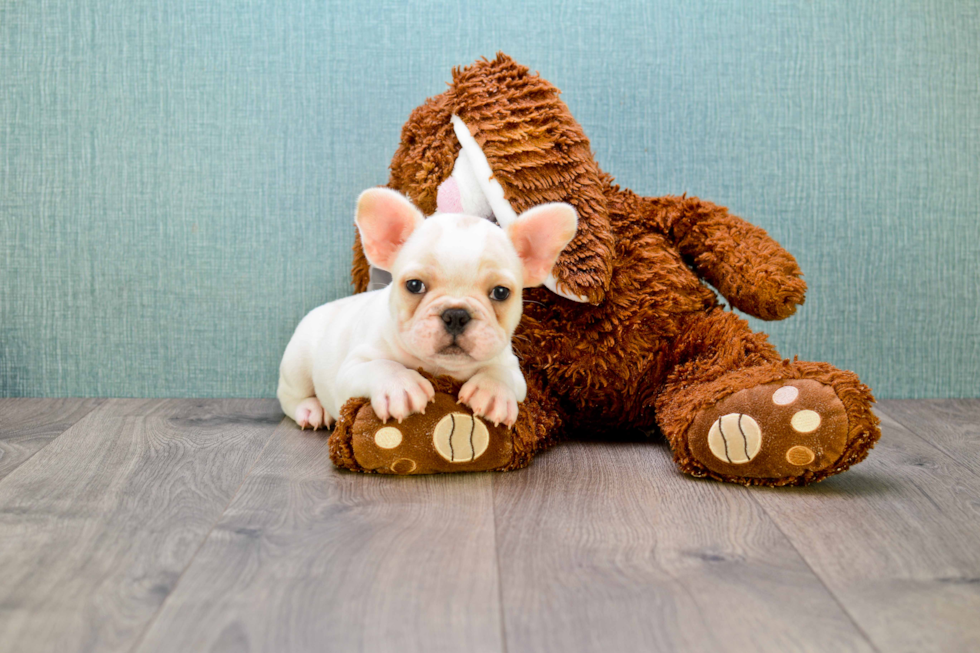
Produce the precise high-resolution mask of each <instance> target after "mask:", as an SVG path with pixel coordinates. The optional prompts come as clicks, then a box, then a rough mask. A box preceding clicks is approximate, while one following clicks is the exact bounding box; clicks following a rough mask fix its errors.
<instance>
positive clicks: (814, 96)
mask: <svg viewBox="0 0 980 653" xmlns="http://www.w3.org/2000/svg"><path fill="white" fill-rule="evenodd" d="M978 42H980V5H978V4H977V3H975V2H969V1H962V2H955V1H952V0H934V1H932V2H926V1H917V2H890V3H876V2H870V1H867V2H860V1H858V2H855V1H853V0H851V1H848V2H798V1H792V2H791V1H760V0H752V1H751V2H749V1H746V2H730V1H729V0H714V1H711V2H705V3H702V4H701V5H700V6H695V3H691V2H685V1H683V0H671V1H664V2H650V1H649V0H639V1H635V2H634V1H630V2H607V1H602V2H599V1H597V0H590V1H587V2H554V3H544V2H541V3H525V2H523V1H518V0H500V1H498V2H495V3H475V2H474V3H447V4H438V5H437V4H429V3H424V4H420V3H414V2H408V3H406V2H404V1H403V0H362V1H361V2H358V3H340V2H336V1H329V2H324V1H323V0H278V1H277V2H271V1H267V2H258V1H249V0H160V1H159V2H149V1H147V0H4V1H3V2H0V228H2V235H0V262H2V278H0V395H52V396H54V395H113V396H132V395H147V396H194V395H198V396H222V395H228V396H257V395H261V396H272V395H273V394H274V391H275V382H276V376H277V366H278V361H279V357H280V355H281V352H282V350H283V348H284V347H285V344H286V342H287V341H288V339H289V336H290V335H291V333H292V330H293V328H294V327H295V325H296V323H297V322H298V321H299V319H300V317H301V316H302V315H303V314H304V313H305V312H306V311H308V310H309V309H311V308H313V307H314V306H316V305H317V304H319V303H321V302H323V301H325V300H328V299H333V298H336V297H338V296H341V295H343V294H345V293H347V292H348V291H349V284H348V269H349V263H350V244H351V239H352V236H353V227H352V210H353V202H354V198H355V197H356V195H357V193H358V192H359V191H361V190H362V189H364V188H365V187H368V186H371V185H375V184H380V183H384V181H385V180H386V178H387V170H386V166H387V163H388V161H389V159H390V157H391V154H392V153H393V151H394V149H395V147H396V145H397V139H398V133H399V130H400V128H401V125H402V123H403V122H404V120H405V119H406V117H407V116H408V113H409V112H410V111H411V110H412V109H413V108H414V107H415V106H416V105H418V104H419V103H421V102H422V101H423V100H424V99H425V98H426V97H427V96H430V95H433V94H436V93H439V92H441V91H442V89H443V88H444V83H445V82H446V81H447V80H448V79H449V76H450V69H451V67H452V66H454V65H460V64H467V63H469V62H471V61H472V60H474V59H476V58H477V57H479V56H482V55H487V56H492V55H493V54H494V53H495V52H496V51H497V50H503V51H505V52H508V53H509V54H511V55H512V56H514V57H515V58H517V59H518V60H519V61H521V62H523V63H525V64H527V65H530V66H531V67H532V68H533V69H537V70H539V71H541V73H542V75H543V76H544V77H545V78H546V79H548V80H550V81H552V82H553V83H555V84H556V85H557V86H559V87H560V88H562V89H563V90H564V95H563V97H564V99H565V101H566V102H567V103H568V105H569V106H570V107H571V109H572V112H573V113H574V114H575V115H576V117H577V118H578V119H579V121H580V122H581V123H582V124H583V126H584V127H585V129H586V132H587V133H588V134H589V135H590V137H591V139H592V144H593V147H594V149H595V151H596V154H597V158H598V160H599V162H600V163H601V165H602V166H603V168H605V169H606V170H607V171H608V172H610V173H612V174H614V175H616V177H617V178H618V180H619V182H620V183H621V184H623V185H625V186H627V187H630V188H633V189H634V190H636V191H637V192H641V193H644V194H648V195H655V194H666V193H677V194H679V193H683V192H688V193H691V194H696V195H699V196H701V197H705V198H708V199H711V200H714V201H716V202H718V203H720V204H724V205H727V206H729V207H730V208H731V209H732V210H733V211H735V212H736V213H738V214H740V215H742V216H744V217H746V218H748V219H750V220H751V221H753V222H755V223H756V224H759V225H761V226H763V227H764V228H766V229H768V230H769V231H770V232H771V233H772V234H773V235H774V236H775V237H776V238H777V240H779V241H780V242H782V243H783V244H784V245H785V246H786V247H787V248H788V249H790V251H792V252H793V253H794V254H795V255H796V256H797V258H798V259H799V261H800V264H801V265H802V267H803V269H804V271H805V273H806V277H807V280H808V282H809V284H810V293H809V296H808V301H807V304H806V306H805V307H804V308H803V309H802V310H801V311H800V312H799V313H798V314H797V316H795V317H794V318H793V319H791V320H789V321H788V322H784V323H779V324H768V325H763V324H762V323H758V324H757V326H759V327H764V328H767V329H768V330H769V332H770V333H771V334H772V337H773V339H774V340H775V342H776V343H777V344H778V345H779V347H780V349H781V351H782V352H783V353H784V355H793V354H799V355H800V356H801V357H805V358H810V359H822V360H829V361H831V362H833V363H835V364H837V365H838V366H841V367H844V368H849V369H853V370H855V371H857V372H858V373H859V374H860V375H861V376H862V377H863V378H864V379H865V380H866V381H867V382H868V383H869V384H871V385H872V387H874V389H875V390H876V393H877V394H878V395H879V397H926V396H933V397H948V396H980V383H978V373H977V370H978V369H980V301H978V300H980V290H978V289H980V264H978V260H980V48H978V46H977V43H978Z"/></svg>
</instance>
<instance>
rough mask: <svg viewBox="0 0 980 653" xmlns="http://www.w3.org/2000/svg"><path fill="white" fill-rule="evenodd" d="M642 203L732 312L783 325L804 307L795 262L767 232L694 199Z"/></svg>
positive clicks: (686, 259) (801, 287) (713, 205)
mask: <svg viewBox="0 0 980 653" xmlns="http://www.w3.org/2000/svg"><path fill="white" fill-rule="evenodd" d="M641 204H642V205H644V208H645V209H646V211H647V212H648V216H649V217H650V218H652V219H653V221H654V222H655V223H656V224H657V225H658V226H659V227H660V229H661V231H662V232H663V233H664V235H666V236H667V238H668V239H670V240H671V241H672V242H673V243H674V244H675V245H676V246H677V248H678V249H679V250H680V252H681V255H682V256H683V257H684V259H685V261H687V263H688V264H689V265H691V267H693V268H694V270H695V272H697V274H698V275H699V276H701V277H702V278H703V279H705V280H706V281H707V282H708V283H710V284H711V285H712V286H714V287H715V288H717V289H718V292H720V293H721V294H722V296H723V297H725V298H726V299H727V300H728V301H729V302H731V304H732V305H733V306H734V307H735V308H737V309H739V310H740V311H744V312H745V313H748V314H749V315H752V316H755V317H758V318H762V319H763V320H782V319H784V318H787V317H789V316H790V315H792V314H793V313H795V312H796V307H797V306H798V305H800V304H802V303H803V300H804V295H805V293H806V283H805V282H804V281H803V279H802V278H801V277H802V276H803V273H802V272H801V271H800V267H799V266H798V265H797V264H796V259H794V258H793V256H792V254H790V253H789V252H787V251H786V250H785V249H783V248H782V247H781V246H780V245H779V243H777V242H776V241H775V240H773V239H772V238H771V237H770V236H769V234H767V233H766V232H765V230H763V229H761V228H759V227H756V226H755V225H752V224H749V223H748V222H746V221H745V220H742V219H741V218H739V217H737V216H734V215H732V214H730V213H729V212H728V210H727V209H726V208H724V207H722V206H717V205H715V204H712V203H710V202H705V201H703V200H700V199H698V198H696V197H657V198H643V199H642V200H641Z"/></svg>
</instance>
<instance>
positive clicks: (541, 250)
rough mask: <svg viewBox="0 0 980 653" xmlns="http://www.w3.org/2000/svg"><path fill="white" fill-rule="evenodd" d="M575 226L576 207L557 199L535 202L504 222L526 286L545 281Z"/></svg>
mask: <svg viewBox="0 0 980 653" xmlns="http://www.w3.org/2000/svg"><path fill="white" fill-rule="evenodd" d="M577 228H578V215H577V214H576V213H575V209H574V208H572V206H571V205H569V204H560V203H551V204H540V205H538V206H535V207H534V208H533V209H528V210H527V211H525V212H524V213H521V214H520V215H519V216H517V219H516V220H514V221H513V222H511V223H510V224H509V225H507V236H508V237H509V238H510V242H512V243H513V244H514V249H516V250H517V255H518V256H520V257H521V262H522V263H523V264H524V287H525V288H533V287H534V286H540V285H541V284H542V283H544V280H545V279H547V278H548V275H549V274H551V268H552V267H553V266H554V265H555V261H556V260H557V259H558V255H559V254H561V251H562V250H563V249H565V245H567V244H568V243H569V242H570V241H571V240H572V238H574V237H575V230H576V229H577Z"/></svg>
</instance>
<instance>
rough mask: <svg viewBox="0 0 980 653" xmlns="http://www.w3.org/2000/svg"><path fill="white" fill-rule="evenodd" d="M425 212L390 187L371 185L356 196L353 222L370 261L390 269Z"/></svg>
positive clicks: (378, 266)
mask: <svg viewBox="0 0 980 653" xmlns="http://www.w3.org/2000/svg"><path fill="white" fill-rule="evenodd" d="M423 220H425V216H423V215H422V212H421V211H419V210H418V209H417V208H415V207H414V206H413V205H412V203H411V202H409V201H408V199H407V198H406V197H405V196H404V195H402V194H401V193H398V192H396V191H393V190H391V189H390V188H370V189H368V190H366V191H364V192H363V193H361V196H360V197H358V198H357V216H356V217H355V218H354V222H355V223H356V224H357V229H358V231H360V233H361V245H362V246H363V247H364V255H365V256H367V260H368V262H370V263H371V265H373V266H374V267H376V268H381V269H382V270H385V271H387V272H391V266H392V264H394V262H395V257H396V256H398V250H400V249H401V248H402V245H404V244H405V241H406V240H408V237H409V236H411V235H412V232H413V231H415V229H416V228H418V226H419V225H421V224H422V221H423Z"/></svg>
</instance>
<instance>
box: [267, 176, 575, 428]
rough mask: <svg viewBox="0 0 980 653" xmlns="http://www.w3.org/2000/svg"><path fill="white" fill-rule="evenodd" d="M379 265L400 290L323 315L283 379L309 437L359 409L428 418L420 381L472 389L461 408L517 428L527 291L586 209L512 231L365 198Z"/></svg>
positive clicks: (303, 325) (362, 297) (367, 238)
mask: <svg viewBox="0 0 980 653" xmlns="http://www.w3.org/2000/svg"><path fill="white" fill-rule="evenodd" d="M355 222H356V224H357V228H358V230H359V231H360V235H361V244H362V245H363V247H364V254H365V255H366V256H367V259H368V261H369V262H370V263H371V265H373V266H375V267H377V268H380V269H382V270H386V271H388V272H390V273H391V276H392V283H391V285H389V286H387V287H385V288H383V289H381V290H375V291H372V292H366V293H361V294H359V295H354V296H352V297H347V298H345V299H340V300H337V301H334V302H330V303H328V304H324V305H323V306H320V307H319V308H316V309H314V310H313V311H311V312H310V313H309V314H308V315H307V316H306V317H305V318H303V320H302V322H300V324H299V326H298V327H296V332H295V333H294V334H293V337H292V339H291V340H290V341H289V345H288V346H287V347H286V352H285V354H284V355H283V358H282V364H281V365H280V368H279V391H278V396H279V402H280V403H281V404H282V410H283V412H284V413H286V415H288V416H289V417H291V418H293V419H294V420H296V423H297V424H299V426H300V427H302V428H306V427H308V426H309V427H312V428H314V429H316V428H319V427H321V426H327V427H329V426H330V425H331V424H332V423H333V422H334V420H335V419H336V418H337V416H338V415H339V414H340V407H341V406H343V405H344V403H345V402H346V401H347V400H348V399H350V398H351V397H369V398H370V400H371V406H372V407H373V408H374V412H375V413H376V414H377V416H378V417H379V418H380V419H381V420H382V421H387V420H388V418H390V417H393V418H395V419H397V420H398V421H399V422H400V421H401V420H402V419H404V418H405V417H407V416H409V415H410V414H412V413H416V412H424V411H425V407H426V405H427V404H428V402H429V401H430V400H431V399H432V398H433V396H434V394H435V393H434V391H433V388H432V384H430V383H429V382H428V381H427V380H426V379H425V378H423V377H422V376H421V375H420V374H419V373H418V372H417V371H416V369H417V368H422V369H423V370H425V371H426V372H429V373H431V374H446V375H449V376H452V377H453V378H455V379H457V380H459V381H466V383H464V384H463V386H462V388H461V389H460V392H459V400H460V401H462V402H463V403H464V404H466V405H468V406H469V407H470V408H471V409H472V410H473V412H474V413H475V414H476V415H480V416H483V417H485V418H486V419H488V420H489V421H491V422H493V423H494V424H501V423H502V424H506V425H507V426H513V425H514V422H515V421H516V420H517V402H519V401H523V400H524V396H525V394H526V392H527V385H526V384H525V382H524V376H523V375H522V374H521V370H520V367H519V366H518V361H517V357H516V356H514V352H513V351H512V349H511V344H510V341H511V336H512V335H513V333H514V329H515V328H516V327H517V323H518V322H519V321H520V318H521V310H522V304H521V288H530V287H532V286H538V285H540V284H541V283H542V282H543V281H544V280H545V279H546V278H547V277H548V274H549V273H550V271H551V268H552V266H553V265H554V263H555V259H557V258H558V255H559V254H560V253H561V251H562V249H564V248H565V245H567V244H568V242H569V241H570V240H571V239H572V237H573V236H574V235H575V230H576V227H577V218H576V214H575V209H573V208H572V207H571V206H569V205H568V204H542V205H540V206H537V207H535V208H533V209H530V210H529V211H526V212H525V213H523V214H521V215H520V216H518V218H517V219H516V220H515V221H514V222H512V223H511V224H510V225H508V226H507V228H506V229H502V228H500V227H498V226H495V225H494V224H493V223H491V222H490V221H488V220H486V219H483V218H479V217H474V216H467V215H463V214H455V213H454V214H441V213H437V214H435V215H433V216H432V217H430V218H428V219H425V217H424V216H423V215H422V213H421V212H420V211H419V210H418V209H416V208H415V207H414V206H413V205H412V204H411V202H409V201H408V200H407V199H406V198H405V197H404V196H402V195H400V194H399V193H397V192H395V191H393V190H389V189H386V188H374V189H371V190H367V191H364V193H362V194H361V196H360V198H358V201H357V216H356V219H355Z"/></svg>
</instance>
